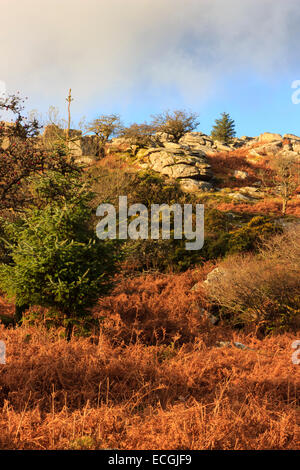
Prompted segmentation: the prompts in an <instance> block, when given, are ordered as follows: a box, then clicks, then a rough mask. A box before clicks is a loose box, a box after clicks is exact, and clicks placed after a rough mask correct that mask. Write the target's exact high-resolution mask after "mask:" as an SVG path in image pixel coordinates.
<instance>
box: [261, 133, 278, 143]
mask: <svg viewBox="0 0 300 470" xmlns="http://www.w3.org/2000/svg"><path fill="white" fill-rule="evenodd" d="M280 140H282V136H281V135H280V134H272V133H271V132H264V133H263V134H260V136H259V138H258V141H259V142H262V143H268V142H278V141H280Z"/></svg>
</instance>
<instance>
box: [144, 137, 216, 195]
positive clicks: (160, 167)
mask: <svg viewBox="0 0 300 470" xmlns="http://www.w3.org/2000/svg"><path fill="white" fill-rule="evenodd" d="M136 156H137V159H138V161H139V165H140V166H141V167H142V168H147V169H150V170H154V171H157V172H158V173H161V174H162V175H165V176H168V177H170V178H174V179H177V180H179V181H180V183H181V185H182V188H183V189H186V190H188V191H210V190H211V189H212V184H211V183H210V180H211V178H212V176H213V175H212V171H211V167H210V165H209V164H208V161H207V159H206V154H205V153H204V152H203V151H202V150H200V149H198V150H195V149H192V148H190V147H189V146H187V145H181V144H175V143H173V142H164V146H163V147H153V148H149V149H142V150H140V151H139V152H138V153H137V155H136Z"/></svg>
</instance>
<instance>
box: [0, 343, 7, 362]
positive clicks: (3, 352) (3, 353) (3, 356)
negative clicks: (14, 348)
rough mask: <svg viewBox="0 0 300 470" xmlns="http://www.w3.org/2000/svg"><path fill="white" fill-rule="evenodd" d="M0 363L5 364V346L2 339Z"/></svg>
mask: <svg viewBox="0 0 300 470" xmlns="http://www.w3.org/2000/svg"><path fill="white" fill-rule="evenodd" d="M0 364H6V347H5V343H4V341H0Z"/></svg>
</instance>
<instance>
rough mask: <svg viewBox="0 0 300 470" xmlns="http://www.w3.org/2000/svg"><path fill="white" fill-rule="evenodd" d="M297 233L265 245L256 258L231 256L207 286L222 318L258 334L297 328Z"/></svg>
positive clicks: (299, 279)
mask: <svg viewBox="0 0 300 470" xmlns="http://www.w3.org/2000/svg"><path fill="white" fill-rule="evenodd" d="M299 236H300V230H299V228H298V229H297V230H296V229H294V230H292V231H289V232H287V233H285V234H283V235H277V236H276V237H275V238H273V239H272V240H271V239H270V240H269V241H267V242H265V244H264V245H263V248H261V250H260V253H259V254H258V255H256V256H253V255H247V256H237V257H235V258H233V257H231V258H230V259H229V260H228V261H227V262H224V263H223V264H222V267H223V269H224V271H223V275H222V276H219V277H218V279H217V280H215V281H214V280H211V281H210V282H209V283H208V284H207V293H208V296H209V298H210V299H211V300H212V301H213V302H214V303H215V304H216V305H218V306H219V311H220V314H221V316H222V315H225V318H227V319H229V320H230V321H231V322H233V323H234V324H239V323H242V324H254V325H255V326H256V327H257V328H260V330H261V331H264V332H268V331H271V330H274V329H276V330H277V329H279V330H281V329H285V328H289V327H296V326H297V325H298V327H299V326H300V323H299V320H300V242H299V239H300V238H299Z"/></svg>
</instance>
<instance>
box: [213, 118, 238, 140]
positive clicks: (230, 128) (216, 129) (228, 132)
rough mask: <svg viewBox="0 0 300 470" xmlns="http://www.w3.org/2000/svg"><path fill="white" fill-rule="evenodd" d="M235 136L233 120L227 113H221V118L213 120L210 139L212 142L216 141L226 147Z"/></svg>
mask: <svg viewBox="0 0 300 470" xmlns="http://www.w3.org/2000/svg"><path fill="white" fill-rule="evenodd" d="M235 135H236V134H235V123H234V120H233V119H231V118H230V116H229V114H228V113H222V114H221V118H220V119H216V120H215V125H214V126H213V128H212V133H211V137H212V138H213V140H218V141H220V142H222V143H224V144H226V145H227V144H230V143H231V142H232V139H233V137H235Z"/></svg>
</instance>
